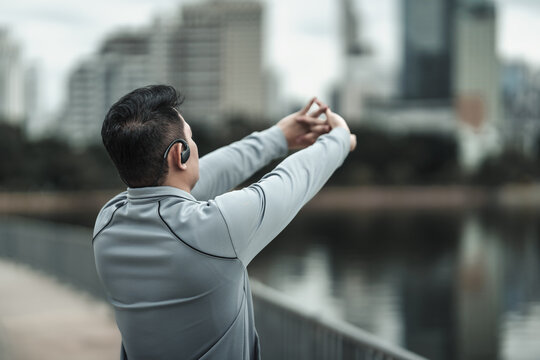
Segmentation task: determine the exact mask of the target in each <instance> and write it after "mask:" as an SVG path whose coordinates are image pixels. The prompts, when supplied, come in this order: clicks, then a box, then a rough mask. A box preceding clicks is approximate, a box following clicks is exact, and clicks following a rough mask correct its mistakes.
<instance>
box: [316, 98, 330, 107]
mask: <svg viewBox="0 0 540 360" xmlns="http://www.w3.org/2000/svg"><path fill="white" fill-rule="evenodd" d="M315 103H316V104H317V105H319V107H320V108H327V107H328V105H326V104H325V103H324V102H322V101H321V100H319V99H315Z"/></svg>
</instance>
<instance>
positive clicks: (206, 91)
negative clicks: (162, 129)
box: [171, 1, 265, 124]
mask: <svg viewBox="0 0 540 360" xmlns="http://www.w3.org/2000/svg"><path fill="white" fill-rule="evenodd" d="M262 11H263V8H262V5H261V3H259V2H255V1H210V2H204V3H197V4H191V5H186V6H184V7H183V8H182V22H181V27H180V30H179V32H178V33H177V34H176V36H175V38H174V39H173V41H172V44H174V45H173V48H172V54H171V55H172V57H173V58H174V59H176V61H175V62H174V63H173V64H172V69H171V71H172V75H173V78H172V82H173V84H175V85H177V86H178V88H180V89H181V90H182V91H183V92H184V94H185V95H186V102H185V104H184V106H183V111H184V113H185V114H186V116H188V117H192V118H196V119H201V120H206V121H208V122H209V123H210V124H212V123H217V121H218V120H219V119H223V118H225V117H228V116H233V115H241V116H245V117H250V118H260V117H261V115H263V113H264V108H263V106H264V104H263V102H264V97H265V85H264V84H265V82H264V77H263V71H262Z"/></svg>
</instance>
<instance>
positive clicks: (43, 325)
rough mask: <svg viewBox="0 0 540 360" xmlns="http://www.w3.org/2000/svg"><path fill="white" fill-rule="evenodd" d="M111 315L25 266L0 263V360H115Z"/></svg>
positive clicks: (116, 338) (117, 351)
mask: <svg viewBox="0 0 540 360" xmlns="http://www.w3.org/2000/svg"><path fill="white" fill-rule="evenodd" d="M119 354H120V334H119V332H118V330H117V328H116V325H115V323H114V318H113V315H112V311H111V310H110V309H109V307H108V306H107V305H106V304H105V303H103V302H100V301H96V300H94V299H92V298H90V297H89V296H86V295H84V294H81V293H80V292H79V291H76V290H73V289H71V288H69V287H68V286H66V285H63V284H60V283H59V282H57V281H56V280H54V279H52V278H51V277H48V276H45V275H43V274H41V273H39V272H36V271H34V270H31V269H29V268H28V267H26V266H24V265H18V264H15V263H12V262H8V261H4V260H1V261H0V359H3V360H4V359H5V360H34V359H39V360H53V359H54V360H62V359H70V360H87V359H88V360H90V359H92V360H95V359H100V360H108V359H111V360H112V359H114V360H118V359H119Z"/></svg>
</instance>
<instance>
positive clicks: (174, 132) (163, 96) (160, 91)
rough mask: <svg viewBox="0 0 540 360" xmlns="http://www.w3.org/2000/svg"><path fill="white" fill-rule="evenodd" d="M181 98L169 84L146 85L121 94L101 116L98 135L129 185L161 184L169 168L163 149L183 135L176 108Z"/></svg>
mask: <svg viewBox="0 0 540 360" xmlns="http://www.w3.org/2000/svg"><path fill="white" fill-rule="evenodd" d="M183 100H184V98H183V96H182V95H180V94H179V93H177V92H176V90H175V89H174V88H173V87H172V86H167V85H150V86H145V87H142V88H139V89H136V90H133V91H132V92H130V93H129V94H127V95H125V96H123V97H122V98H121V99H120V100H118V101H117V102H116V103H115V104H113V106H111V108H110V109H109V112H108V113H107V115H106V116H105V120H104V121H103V126H102V128H101V138H102V140H103V144H104V145H105V148H106V149H107V152H108V153H109V156H110V157H111V159H112V161H113V162H114V165H115V166H116V169H117V170H118V173H119V174H120V177H121V178H122V180H123V181H124V182H125V183H126V184H127V185H128V186H129V187H144V186H158V185H162V184H163V181H165V177H166V175H167V173H168V171H169V168H168V165H167V161H166V160H164V159H163V153H164V151H165V149H167V145H169V143H170V142H171V141H173V140H174V139H185V135H184V122H183V121H182V119H181V118H180V116H179V115H178V112H177V111H178V108H179V106H180V105H181V104H182V102H183Z"/></svg>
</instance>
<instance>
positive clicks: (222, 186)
mask: <svg viewBox="0 0 540 360" xmlns="http://www.w3.org/2000/svg"><path fill="white" fill-rule="evenodd" d="M314 102H316V103H317V104H318V106H319V109H318V110H316V111H314V112H312V113H308V111H309V109H310V107H311V106H312V105H313V103H314ZM326 108H327V107H326V105H324V104H322V103H321V102H319V101H318V100H316V99H315V98H313V99H311V100H310V101H309V103H308V104H307V105H306V107H304V109H302V110H301V111H299V112H296V113H294V114H291V115H289V116H287V117H285V118H283V119H282V120H280V121H279V122H278V123H277V125H275V126H272V127H271V128H269V129H267V130H264V131H261V132H254V133H252V134H251V135H248V136H246V137H245V138H244V139H242V140H240V141H237V142H234V143H232V144H230V145H228V146H224V147H222V148H220V149H217V150H215V151H213V152H211V153H209V154H207V155H206V156H204V157H202V158H201V160H200V163H199V167H200V170H199V174H200V175H199V181H198V182H197V184H196V185H195V187H194V188H193V190H192V195H193V196H194V197H195V198H196V199H198V200H209V199H213V198H214V197H216V196H217V195H221V194H223V193H224V192H226V191H229V190H231V189H233V188H234V187H236V186H238V185H239V184H240V183H242V182H243V181H245V180H247V179H248V178H249V177H250V176H251V175H253V174H254V173H255V172H256V171H258V170H259V169H261V168H262V167H263V166H265V165H267V164H268V163H270V161H272V160H274V159H276V158H279V157H283V156H285V155H286V154H287V151H288V149H297V148H302V147H305V146H307V145H310V144H312V143H313V142H314V141H315V140H316V139H317V137H318V136H319V135H320V134H322V133H325V132H328V130H329V129H328V126H327V125H324V120H321V119H318V117H319V116H320V115H321V114H322V112H324V111H325V110H326Z"/></svg>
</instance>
